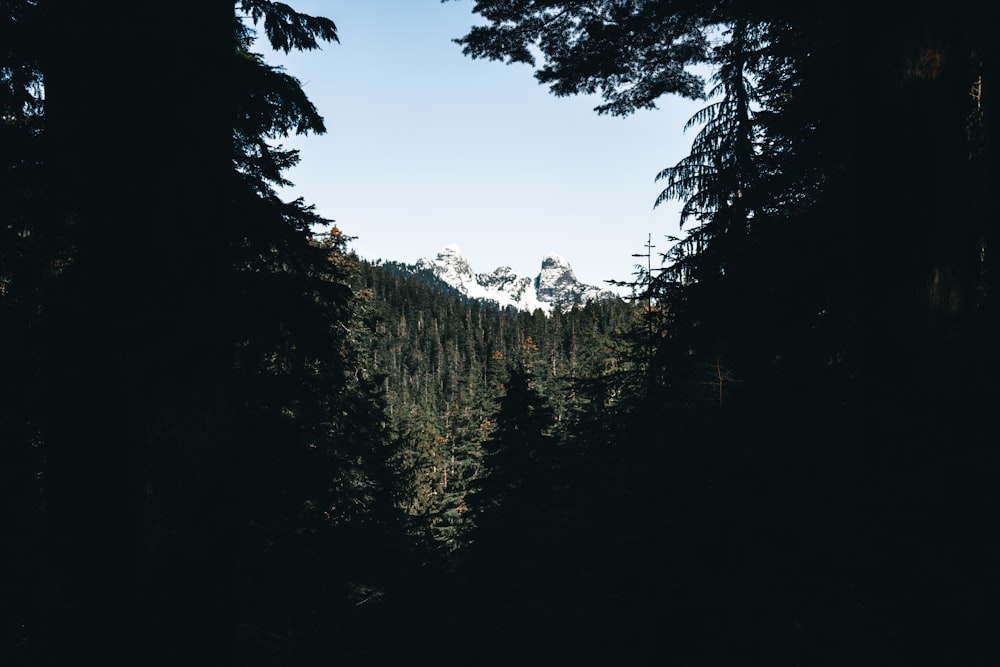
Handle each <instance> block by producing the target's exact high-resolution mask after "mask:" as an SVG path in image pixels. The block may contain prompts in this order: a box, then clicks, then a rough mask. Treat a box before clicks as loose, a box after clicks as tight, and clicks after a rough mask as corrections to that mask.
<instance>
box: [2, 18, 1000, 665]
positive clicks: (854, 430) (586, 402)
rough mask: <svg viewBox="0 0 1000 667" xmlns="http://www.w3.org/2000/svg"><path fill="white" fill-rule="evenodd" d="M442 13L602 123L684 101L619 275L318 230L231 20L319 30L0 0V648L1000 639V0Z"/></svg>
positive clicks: (543, 651)
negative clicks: (471, 283) (584, 300)
mask: <svg viewBox="0 0 1000 667" xmlns="http://www.w3.org/2000/svg"><path fill="white" fill-rule="evenodd" d="M471 4H472V9H473V11H474V13H475V15H476V16H475V18H476V24H475V25H470V27H469V30H468V32H467V34H466V35H464V36H461V37H459V38H458V40H457V41H458V42H459V44H460V45H461V48H462V51H463V52H464V55H465V56H466V57H469V58H473V59H490V60H498V61H503V62H512V63H514V62H516V63H527V64H528V65H530V66H531V68H532V69H533V71H534V75H535V77H536V78H537V80H538V82H539V84H541V85H545V86H547V87H548V88H549V89H550V90H551V92H552V93H553V94H554V95H557V96H569V95H575V94H596V95H598V96H599V98H600V100H601V103H600V105H599V106H598V107H597V108H596V109H595V111H596V112H597V113H600V114H610V115H619V116H626V115H628V114H631V113H633V112H635V111H637V110H641V109H655V108H656V107H657V106H658V105H663V104H667V103H668V101H669V96H671V95H676V96H682V97H686V98H691V99H695V100H703V101H704V107H703V108H702V109H701V111H699V112H697V113H696V114H695V115H694V116H693V117H692V118H691V119H690V121H689V122H688V126H689V127H690V128H691V129H692V130H694V134H693V139H692V142H691V148H690V152H689V154H688V155H687V156H686V157H685V158H684V159H682V160H681V161H679V162H678V163H677V164H674V165H664V167H663V169H662V171H661V172H660V173H659V174H656V175H655V176H656V178H657V180H658V182H660V183H662V186H663V189H662V194H661V195H660V198H659V200H658V202H662V201H668V200H674V201H678V202H680V203H681V204H682V211H681V218H682V220H681V222H682V229H683V234H682V236H681V237H680V238H672V239H671V241H672V245H671V246H670V249H669V250H668V251H667V252H666V253H664V254H663V255H657V256H654V257H650V258H649V259H650V260H651V261H650V263H649V264H645V265H639V266H637V267H636V271H635V274H634V275H632V276H630V277H625V278H622V277H618V280H619V283H620V284H621V285H623V286H624V287H625V288H627V289H628V290H630V293H631V298H627V299H622V300H605V301H597V302H591V303H588V304H586V305H581V306H575V307H573V308H572V309H563V310H558V309H557V310H556V311H555V312H553V313H552V314H551V315H546V314H544V313H543V312H541V311H536V312H534V313H527V312H520V311H516V310H513V309H509V308H508V309H501V308H499V307H496V306H493V305H490V304H489V303H486V302H478V301H474V300H469V299H465V298H462V296H461V295H460V294H458V293H456V292H454V291H453V290H449V289H448V288H447V287H446V286H444V285H442V284H437V283H435V282H434V281H433V280H430V279H429V277H428V276H426V275H421V274H420V272H419V271H415V270H414V269H413V267H407V266H405V265H402V264H397V263H394V262H369V261H366V260H364V259H362V258H359V257H358V256H357V255H356V254H355V253H354V252H353V251H352V250H351V236H350V234H351V233H353V230H349V229H345V230H341V229H339V228H337V227H336V226H333V227H331V228H330V230H331V231H329V232H326V233H318V232H316V231H314V230H315V229H317V228H319V227H318V226H319V225H322V224H326V223H329V222H330V221H327V220H324V219H323V218H322V217H321V216H319V215H318V214H317V213H316V212H315V210H314V209H313V208H312V207H311V205H310V203H309V202H306V201H303V200H293V201H286V200H284V199H282V197H281V196H280V195H279V190H280V188H281V186H282V185H284V184H285V183H287V176H286V173H287V170H288V169H289V168H290V167H292V166H293V165H295V164H296V163H297V161H298V154H297V153H296V152H295V151H294V150H289V149H284V148H282V147H281V145H280V139H281V138H283V137H286V136H289V135H293V134H309V133H315V134H318V133H323V132H325V131H326V126H325V124H324V119H323V116H322V113H321V110H319V109H317V108H315V106H314V105H313V104H312V103H311V102H310V100H309V99H308V97H307V95H306V94H305V92H304V91H303V87H302V84H301V83H300V82H299V81H298V80H297V79H296V78H295V77H294V76H293V74H292V73H288V72H285V71H284V70H282V69H281V68H278V67H275V66H273V65H270V64H268V62H267V61H266V60H265V58H264V57H263V56H262V55H260V54H259V53H256V52H255V51H254V40H255V38H256V37H257V36H258V33H259V36H260V38H261V39H265V40H267V41H268V42H269V43H270V44H271V46H272V47H273V48H274V49H276V50H280V51H284V52H289V51H292V50H310V49H315V48H318V47H319V46H320V45H321V44H324V43H330V42H336V41H337V40H338V29H337V26H336V24H335V20H336V16H332V17H329V18H328V17H320V16H310V15H306V14H303V13H300V12H298V11H296V10H295V9H294V7H293V6H289V5H287V4H284V3H281V2H272V1H270V0H235V1H233V0H229V1H223V0H210V1H207V0H200V1H198V2H196V1H195V0H175V1H174V2H169V3H146V2H131V3H119V2H111V1H110V0H95V1H93V2H87V3H82V2H57V1H56V0H0V512H2V519H3V520H2V523H0V554H2V562H3V563H4V564H5V565H4V567H3V573H2V576H0V664H2V665H66V664H73V663H75V662H78V661H80V660H95V661H100V662H102V663H104V664H143V665H159V664H163V665H177V664H183V663H184V662H193V663H195V664H213V663H216V664H247V665H262V666H264V665H313V664H344V665H390V664H399V663H401V662H403V661H405V662H409V663H415V664H441V665H459V664H462V665H508V664H515V663H518V662H520V663H522V664H574V663H578V662H579V663H606V664H621V665H644V664H663V665H678V666H682V665H683V666H715V665H769V666H770V665H787V666H788V667H796V666H801V667H805V666H806V665H816V666H831V667H832V666H834V665H837V666H839V665H858V666H863V665H872V666H876V665H877V666H879V667H885V666H888V665H901V666H902V665H906V666H910V665H917V664H939V665H958V664H961V665H967V666H969V667H974V666H977V665H996V664H997V663H998V662H1000V649H998V647H997V644H996V641H995V634H996V628H995V626H994V623H993V622H992V618H993V617H994V616H995V612H990V609H992V608H994V607H995V600H996V597H997V595H998V594H1000V551H998V548H997V544H998V541H997V540H996V539H995V536H994V535H993V533H994V532H995V531H994V530H993V529H991V528H989V526H990V525H992V524H993V520H992V519H991V518H990V517H992V516H994V514H995V508H997V507H1000V503H998V501H1000V498H998V492H997V489H998V488H1000V487H998V485H997V483H996V479H997V476H998V473H1000V456H998V450H997V445H998V443H1000V439H998V438H997V424H996V419H997V415H998V414H1000V412H998V411H997V405H998V399H1000V395H998V380H997V378H998V377H1000V375H998V373H1000V346H998V344H997V341H998V340H1000V337H998V335H1000V330H998V325H1000V319H998V315H1000V307H998V300H997V297H996V294H995V293H994V290H993V287H992V277H993V274H994V272H995V271H996V270H995V269H993V268H992V252H993V246H992V243H993V240H994V238H995V234H996V229H997V224H998V219H997V208H996V207H995V205H994V204H990V201H992V200H993V197H994V196H995V193H996V192H997V191H998V190H997V185H998V182H997V165H996V160H997V147H996V143H995V142H996V138H995V137H994V136H993V134H992V132H993V123H994V122H996V120H995V119H996V112H995V110H994V107H993V105H994V103H995V102H994V99H995V98H994V96H993V94H992V93H993V88H992V86H993V85H994V82H993V78H992V77H993V76H994V75H995V73H996V66H997V40H996V37H995V34H993V33H994V30H993V28H992V26H993V25H994V24H993V22H991V21H990V20H989V19H990V18H991V17H992V11H993V10H994V9H995V8H993V7H991V6H990V3H988V2H986V1H985V0H953V1H951V2H947V3H946V2H941V1H940V0H910V1H909V2H905V3H904V2H901V1H898V0H888V1H887V2H884V3H881V5H880V8H879V9H878V10H876V11H874V12H873V9H872V6H871V3H861V2H859V1H858V0H845V1H844V2H838V3H803V2H791V1H789V0H579V1H575V2H561V1H557V0H476V2H474V3H471ZM292 5H294V2H292ZM698 66H707V67H708V70H706V71H710V72H711V74H710V75H709V77H708V78H707V80H706V79H703V78H701V77H699V76H697V75H696V74H693V73H692V72H693V71H701V70H698V69H693V68H696V67H698ZM400 113H405V110H401V111H400ZM483 131H484V132H489V128H488V127H484V128H483ZM650 176H651V177H652V176H654V175H653V174H651V175H650ZM609 233H610V232H609ZM654 234H656V232H655V230H654ZM661 237H662V234H660V235H657V238H661ZM644 241H646V243H647V246H646V253H647V254H648V253H650V252H651V242H649V241H647V240H646V239H636V250H637V254H639V255H640V256H642V257H645V256H646V255H642V253H641V251H642V249H643V245H642V244H643V242H644Z"/></svg>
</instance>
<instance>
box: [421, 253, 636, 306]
mask: <svg viewBox="0 0 1000 667" xmlns="http://www.w3.org/2000/svg"><path fill="white" fill-rule="evenodd" d="M417 268H418V269H425V270H429V271H431V272H432V273H433V274H434V275H435V276H437V277H438V278H439V279H440V280H442V281H443V282H445V283H447V284H448V285H451V286H452V287H454V288H455V289H457V290H458V291H459V292H461V293H462V294H464V295H465V296H467V297H469V298H472V299H485V300H488V301H493V302H495V303H498V304H499V305H500V306H501V307H506V306H513V307H515V308H518V309H520V310H527V311H534V310H536V309H539V308H540V309H541V310H542V311H543V312H545V313H551V312H552V311H553V310H554V309H555V308H571V307H572V306H573V305H574V304H581V305H582V304H585V303H587V302H588V301H593V300H597V299H613V298H617V296H616V295H615V294H614V293H613V292H610V291H608V290H602V289H600V288H598V287H594V286H593V285H585V284H583V283H581V282H580V281H578V280H577V279H576V276H575V275H574V274H573V269H572V268H571V267H570V265H569V262H567V261H566V260H565V259H563V258H562V257H560V256H559V255H556V254H550V255H546V256H545V258H544V259H543V260H542V269H541V272H540V273H539V274H538V276H537V277H535V279H534V280H532V279H531V278H526V277H523V276H519V275H517V274H516V273H514V271H513V270H512V269H511V268H510V267H509V266H501V267H499V268H497V269H494V270H493V271H492V272H491V273H473V271H472V267H471V266H470V265H469V262H468V260H467V259H465V256H464V255H462V251H461V249H460V248H459V247H458V246H457V245H454V244H451V245H447V246H445V247H444V248H443V249H442V250H441V252H439V253H438V254H437V257H435V258H434V259H427V258H423V259H420V260H418V261H417Z"/></svg>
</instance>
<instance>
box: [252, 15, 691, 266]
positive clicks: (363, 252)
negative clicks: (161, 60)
mask: <svg viewBox="0 0 1000 667" xmlns="http://www.w3.org/2000/svg"><path fill="white" fill-rule="evenodd" d="M289 4H291V5H292V6H293V7H295V9H297V10H298V11H302V12H305V13H308V14H318V15H322V16H327V17H329V18H331V19H333V20H334V22H335V23H336V24H337V28H338V32H339V35H340V44H328V45H325V46H324V48H323V50H321V51H312V52H307V53H292V54H290V55H289V56H285V55H284V54H273V53H271V52H269V51H265V54H266V55H267V58H268V61H269V62H271V63H272V64H280V65H282V66H284V67H285V69H286V71H287V72H288V73H289V74H292V75H293V76H295V77H297V78H298V79H299V80H300V81H301V82H302V83H303V86H304V89H305V92H306V94H307V95H308V96H309V98H310V99H311V100H312V101H313V103H314V104H315V105H316V106H317V108H318V109H319V111H320V113H321V114H322V115H323V117H324V118H325V120H326V124H327V130H328V131H327V134H325V135H321V136H307V137H294V138H291V139H289V140H286V141H283V142H282V143H283V144H284V145H285V146H289V147H294V148H298V149H299V150H300V151H301V157H302V161H301V163H300V165H299V166H298V167H296V168H295V169H293V170H291V171H290V172H289V174H288V176H289V178H290V180H292V181H293V182H294V183H295V187H293V188H290V189H289V190H287V191H286V192H285V193H283V194H285V195H286V196H288V197H294V196H302V197H304V198H305V199H306V201H307V202H310V203H313V204H315V206H316V208H317V210H318V212H319V213H320V214H322V215H324V216H326V217H328V218H332V219H334V220H336V223H337V225H338V226H339V227H340V228H341V229H342V230H343V231H344V232H345V233H346V234H348V235H351V236H355V237H357V239H356V240H355V241H354V242H353V243H352V247H353V248H354V250H355V251H356V252H357V253H358V254H359V255H360V256H362V257H364V258H367V259H378V258H382V259H391V260H398V261H403V262H415V261H416V260H417V259H419V258H420V257H427V256H430V257H433V256H434V255H435V254H436V252H437V251H438V250H439V249H441V248H442V247H444V246H445V245H447V244H449V243H456V244H458V245H459V246H460V247H461V248H462V251H463V253H464V254H465V256H466V257H467V258H468V260H469V262H470V263H471V265H472V267H473V269H474V270H476V271H478V272H485V271H491V270H492V269H494V268H496V267H497V266H500V265H507V266H511V267H512V268H513V269H514V270H515V271H516V272H518V273H520V274H522V275H529V276H534V275H536V274H537V273H538V269H539V267H540V264H541V259H542V257H543V256H545V255H546V254H548V253H550V252H555V253H558V254H560V255H562V256H563V257H565V258H566V259H567V260H568V261H569V262H570V264H571V265H572V266H573V269H574V271H575V273H576V275H577V278H579V279H580V280H582V281H584V282H587V283H590V284H598V285H600V284H603V281H604V280H605V279H609V278H612V279H619V280H626V279H628V278H630V276H631V272H632V267H633V266H634V264H635V263H636V262H637V261H639V260H637V259H636V258H634V257H632V256H631V255H632V253H636V252H642V251H643V245H644V244H645V242H646V235H647V234H648V233H652V234H653V243H654V244H656V245H657V250H658V251H662V250H665V249H666V246H667V242H666V240H665V239H664V236H665V235H668V234H677V233H678V224H677V221H678V215H677V211H678V210H679V206H678V205H675V204H673V203H671V204H670V205H669V206H668V205H661V206H660V207H659V208H658V209H656V210H655V211H654V210H653V202H654V201H655V199H656V196H657V194H658V193H659V192H660V190H661V189H662V188H661V186H660V184H658V183H654V181H653V177H654V176H655V175H656V173H657V172H658V171H659V170H660V169H662V168H663V167H666V166H671V165H673V164H674V163H676V162H677V160H679V159H680V158H682V157H683V156H684V155H685V154H686V152H687V149H688V148H689V146H690V141H691V138H692V136H691V134H688V135H685V134H683V132H682V128H683V125H684V122H685V120H686V119H687V118H688V117H689V116H690V115H691V114H693V113H694V111H696V110H697V109H698V108H699V107H700V106H701V105H702V104H701V103H697V102H691V101H689V100H683V99H680V98H677V97H667V98H664V99H663V100H661V103H660V107H661V108H660V109H659V110H657V111H645V112H639V113H637V114H635V115H633V116H630V117H628V118H624V119H622V118H614V117H610V116H598V115H597V114H596V113H595V112H594V111H593V107H594V106H595V105H596V104H597V103H598V102H599V100H598V99H596V98H586V97H580V96H577V97H566V98H557V97H555V96H553V95H552V94H550V93H549V91H548V89H547V88H546V87H543V86H540V85H539V84H538V83H537V81H536V80H535V78H534V77H533V76H532V70H531V68H529V67H528V66H526V65H512V66H507V65H504V64H502V63H497V62H491V61H485V60H472V59H471V58H468V57H466V56H463V55H462V53H461V47H460V46H459V45H457V44H455V43H453V42H452V41H451V40H452V39H453V38H456V37H461V36H463V35H464V34H465V33H466V32H467V31H468V28H469V27H470V26H471V25H472V24H473V23H474V22H476V21H477V20H478V18H479V17H477V16H475V15H473V14H472V13H471V10H472V4H473V3H472V2H471V1H470V0H455V1H452V2H446V3H441V2H439V0H289ZM258 46H259V47H260V48H262V45H261V44H260V42H258Z"/></svg>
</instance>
